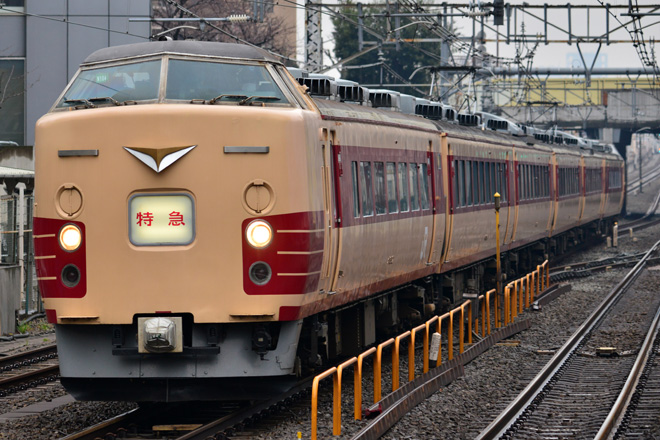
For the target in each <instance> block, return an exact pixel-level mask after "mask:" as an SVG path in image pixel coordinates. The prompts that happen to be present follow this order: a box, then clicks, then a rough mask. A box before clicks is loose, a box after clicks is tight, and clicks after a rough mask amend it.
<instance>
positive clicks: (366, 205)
mask: <svg viewBox="0 0 660 440" xmlns="http://www.w3.org/2000/svg"><path fill="white" fill-rule="evenodd" d="M360 189H361V195H362V215H363V216H364V217H368V216H371V215H374V198H373V191H372V188H371V162H360Z"/></svg>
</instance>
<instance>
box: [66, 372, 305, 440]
mask: <svg viewBox="0 0 660 440" xmlns="http://www.w3.org/2000/svg"><path fill="white" fill-rule="evenodd" d="M312 380H313V377H310V378H307V379H305V380H303V381H301V382H299V383H298V384H297V385H296V386H295V387H293V388H292V389H291V390H289V391H288V392H287V393H285V394H284V395H282V396H278V397H277V398H274V399H271V400H267V401H261V402H256V403H247V402H244V401H240V402H222V403H219V402H209V403H208V404H206V403H204V404H197V405H190V404H189V403H187V404H185V405H168V406H165V405H153V406H147V407H140V408H137V409H134V410H131V411H128V412H126V413H124V414H120V415H118V416H116V417H113V418H111V419H108V420H106V421H104V422H101V423H99V424H97V425H94V426H92V427H90V428H87V429H85V430H83V431H80V432H77V433H75V434H71V435H69V436H67V437H64V438H63V439H62V440H95V439H100V438H122V439H126V440H133V439H135V440H137V439H144V438H162V437H163V436H166V438H170V439H175V438H176V439H178V440H207V439H229V438H246V436H247V438H250V437H253V436H254V435H255V434H256V433H258V432H268V430H269V426H271V423H274V422H273V420H276V419H277V418H278V414H282V413H284V412H285V411H286V410H289V409H290V408H291V407H297V406H300V410H302V409H303V407H304V409H307V408H308V406H309V393H308V389H309V387H311V384H312Z"/></svg>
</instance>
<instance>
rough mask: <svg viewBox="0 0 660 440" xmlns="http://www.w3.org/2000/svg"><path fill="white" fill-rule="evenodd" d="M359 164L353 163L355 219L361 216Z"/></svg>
mask: <svg viewBox="0 0 660 440" xmlns="http://www.w3.org/2000/svg"><path fill="white" fill-rule="evenodd" d="M357 174H358V168H357V162H356V161H353V162H351V178H352V179H353V217H359V216H360V197H359V192H358V179H357Z"/></svg>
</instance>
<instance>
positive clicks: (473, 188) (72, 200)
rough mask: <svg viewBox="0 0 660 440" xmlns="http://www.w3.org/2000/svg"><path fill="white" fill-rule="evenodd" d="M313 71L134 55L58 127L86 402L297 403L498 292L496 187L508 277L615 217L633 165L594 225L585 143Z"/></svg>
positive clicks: (54, 250)
mask: <svg viewBox="0 0 660 440" xmlns="http://www.w3.org/2000/svg"><path fill="white" fill-rule="evenodd" d="M294 75H295V77H294V76H292V74H291V73H290V72H289V71H287V69H286V68H285V67H284V66H283V65H282V64H281V63H279V62H278V61H277V60H275V59H274V58H272V57H271V56H270V55H268V54H267V53H266V52H263V51H261V50H259V49H255V48H251V47H248V46H244V45H235V44H223V43H210V42H191V41H173V42H151V43H142V44H135V45H127V46H118V47H113V48H108V49H102V50H99V51H97V52H95V53H93V54H92V55H90V56H89V57H88V58H87V60H85V62H84V63H83V64H82V65H81V68H80V70H79V71H78V72H77V73H76V75H75V76H74V78H73V79H72V81H71V83H70V84H69V85H68V86H67V87H66V89H65V90H64V91H63V93H62V95H61V96H60V97H59V98H58V100H57V102H56V103H55V104H54V106H53V108H52V109H51V111H50V112H49V113H48V114H47V115H45V116H44V117H43V118H41V119H40V120H39V122H38V123H37V129H36V142H35V144H36V145H35V151H36V174H37V176H38V179H37V182H36V188H35V196H36V208H35V221H34V240H35V254H36V260H37V273H38V280H39V285H40V289H41V293H42V296H43V298H44V304H45V308H46V313H47V316H48V319H49V321H50V322H52V323H54V324H55V328H56V332H57V343H58V352H59V358H60V372H61V382H62V384H63V385H64V386H65V387H66V388H67V390H68V391H69V392H71V393H72V394H73V395H74V396H75V397H76V398H77V399H82V400H134V401H185V400H219V399H227V398H229V399H235V398H237V397H241V398H245V399H254V398H262V397H264V396H266V395H269V394H271V393H277V392H280V391H281V390H283V389H285V388H287V387H288V386H289V385H290V384H291V383H292V382H293V381H295V378H296V375H298V374H300V373H301V372H302V371H304V370H308V369H313V368H314V367H316V366H318V365H320V364H321V363H323V361H324V360H327V359H329V358H335V357H338V356H342V355H347V354H352V353H355V352H357V351H359V350H361V349H362V348H363V347H366V346H369V345H370V344H373V343H374V342H375V341H376V338H377V334H384V333H387V332H390V331H394V330H395V329H397V327H400V326H402V325H408V324H410V323H413V322H416V321H419V320H420V319H422V317H424V316H428V315H430V314H432V313H438V312H439V311H441V310H443V309H444V308H445V307H447V305H448V304H451V303H454V302H457V301H459V300H461V299H462V298H463V296H464V295H467V294H469V293H474V292H479V291H481V290H482V289H483V288H485V287H486V285H487V283H488V282H489V280H492V279H493V277H494V267H493V266H494V265H493V258H494V253H495V224H494V215H493V212H492V208H493V206H494V205H493V197H492V195H493V193H494V192H495V191H498V192H500V194H501V195H502V202H503V203H502V206H503V208H502V210H503V216H502V218H503V220H502V224H503V227H502V230H501V239H502V242H503V243H504V250H505V251H506V254H505V255H504V261H505V272H507V273H511V274H513V273H514V272H515V271H516V270H525V269H527V268H530V267H532V266H533V265H535V264H536V263H537V262H539V261H540V260H541V259H543V258H545V257H547V256H548V255H549V254H552V253H553V252H554V251H555V248H556V246H555V245H554V244H553V243H555V242H556V241H555V240H558V239H562V237H563V236H564V235H565V234H569V233H571V234H572V233H573V231H574V230H575V228H580V227H581V226H583V225H581V224H580V219H581V218H585V219H592V220H591V222H590V228H591V229H590V230H592V231H593V233H602V232H604V231H605V230H607V229H608V228H609V227H610V225H611V222H612V221H613V219H614V217H615V216H616V215H617V213H618V212H615V210H616V209H615V208H616V206H619V207H620V205H616V204H617V203H619V201H620V200H621V199H620V197H622V196H620V195H621V194H622V188H621V187H620V186H618V187H617V184H618V185H621V183H622V182H621V179H620V178H619V179H618V180H617V175H616V172H617V170H621V169H622V168H621V167H622V162H621V159H620V157H618V156H617V155H614V154H604V153H603V154H602V159H601V160H602V162H601V163H602V164H603V167H604V168H603V174H602V178H603V179H604V180H603V182H605V179H609V180H608V181H607V182H608V183H607V185H606V184H605V183H603V184H602V185H601V188H602V193H601V194H600V197H601V200H603V204H602V209H601V206H599V207H598V209H601V211H599V212H598V213H591V212H586V211H590V210H591V209H594V208H595V205H594V204H593V203H592V202H591V199H590V202H589V203H582V204H580V203H581V202H580V195H582V197H583V198H584V195H585V194H586V193H585V192H584V191H582V192H580V185H581V183H580V178H579V176H580V171H579V170H580V166H581V165H580V164H581V162H580V161H581V160H582V161H583V162H584V159H581V158H582V153H580V151H578V150H575V149H571V148H570V147H565V146H564V147H561V146H555V145H548V144H544V143H542V142H539V141H537V140H535V139H533V138H531V137H529V136H519V137H512V136H510V135H508V134H503V133H495V132H493V131H491V130H487V129H482V128H481V127H476V126H472V127H466V126H461V125H459V124H457V123H456V121H454V115H453V113H452V110H451V109H446V108H444V107H442V106H441V105H439V104H437V105H436V104H433V103H430V102H428V101H426V102H424V100H422V101H420V104H419V105H421V106H422V107H424V108H423V109H421V110H420V108H421V107H419V106H418V105H416V102H417V101H416V100H415V98H413V97H408V96H405V95H401V94H397V93H395V92H389V91H371V93H370V92H369V91H368V90H366V89H364V88H363V87H359V85H356V84H351V83H349V82H344V83H340V84H339V85H338V83H335V82H333V81H331V80H329V79H327V78H322V77H321V78H313V77H311V76H306V75H305V74H304V73H303V72H297V73H296V72H294ZM402 110H403V111H402ZM431 110H433V112H432V114H431V113H428V114H426V115H425V114H424V113H425V112H428V111H431ZM415 113H418V114H417V115H415ZM424 116H426V117H424ZM457 120H458V121H463V122H464V123H465V122H468V123H470V124H474V123H475V122H478V118H475V117H472V116H471V115H468V116H464V115H458V118H457ZM500 125H501V124H500ZM498 126H499V125H498ZM588 166H589V167H594V166H596V165H593V164H592V163H591V161H589V165H588ZM582 167H583V168H584V167H585V165H582ZM575 170H577V171H575ZM560 176H561V178H560ZM569 188H570V191H569ZM590 188H591V187H590ZM590 194H591V193H590ZM594 197H597V195H596V193H595V192H594ZM574 199H575V200H574ZM585 231H586V229H585ZM565 242H568V240H565Z"/></svg>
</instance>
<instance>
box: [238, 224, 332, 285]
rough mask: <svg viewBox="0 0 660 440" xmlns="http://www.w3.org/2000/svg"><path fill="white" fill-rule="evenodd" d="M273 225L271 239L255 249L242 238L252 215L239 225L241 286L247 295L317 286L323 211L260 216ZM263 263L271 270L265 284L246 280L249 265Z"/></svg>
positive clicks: (321, 251) (322, 232)
mask: <svg viewBox="0 0 660 440" xmlns="http://www.w3.org/2000/svg"><path fill="white" fill-rule="evenodd" d="M260 219H262V220H265V221H267V222H268V223H269V224H270V225H271V226H272V228H273V241H272V242H271V243H270V245H268V246H267V247H266V248H264V249H255V248H253V247H252V246H250V244H249V243H248V242H247V240H245V229H246V228H247V226H248V224H249V223H250V222H251V221H253V220H255V219H254V218H248V219H245V220H244V221H243V223H242V225H241V236H242V240H243V289H244V290H245V293H247V294H248V295H299V294H304V293H308V292H313V291H315V290H316V289H317V288H318V283H319V278H320V276H321V265H322V263H323V240H324V229H323V212H322V211H319V212H297V213H292V214H282V215H273V216H264V217H260ZM257 261H263V262H265V263H267V264H268V265H269V266H270V267H271V269H272V272H273V275H272V278H271V279H270V281H269V282H268V283H266V284H265V285H262V286H260V285H257V284H255V283H253V282H252V280H250V276H249V270H250V266H251V265H252V264H253V263H255V262H257Z"/></svg>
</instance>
